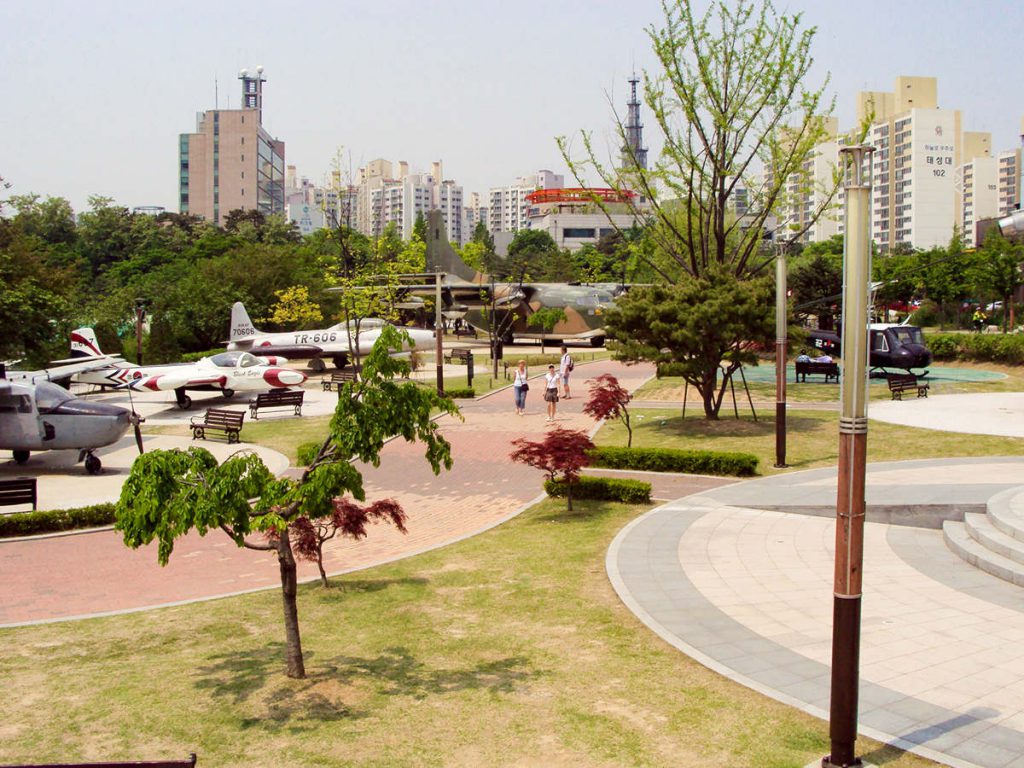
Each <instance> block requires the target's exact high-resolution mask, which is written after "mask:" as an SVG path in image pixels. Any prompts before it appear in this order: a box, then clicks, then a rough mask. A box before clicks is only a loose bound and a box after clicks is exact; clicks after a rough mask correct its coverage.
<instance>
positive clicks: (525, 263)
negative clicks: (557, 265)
mask: <svg viewBox="0 0 1024 768" xmlns="http://www.w3.org/2000/svg"><path fill="white" fill-rule="evenodd" d="M556 253H558V246H557V245H555V241H554V240H552V239H551V235H549V234H548V233H547V232H545V231H544V230H540V229H520V230H519V231H517V232H516V234H515V236H514V237H513V238H512V242H511V243H509V246H508V259H507V260H506V261H505V262H504V263H503V264H502V269H501V270H499V271H500V272H501V273H502V274H501V275H499V277H504V278H506V279H508V280H509V281H511V282H516V283H522V282H525V281H527V280H529V279H530V278H531V276H532V275H536V274H540V273H541V272H543V271H544V261H545V259H547V258H549V257H551V256H553V255H554V254H556Z"/></svg>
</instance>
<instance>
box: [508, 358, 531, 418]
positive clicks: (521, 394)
mask: <svg viewBox="0 0 1024 768" xmlns="http://www.w3.org/2000/svg"><path fill="white" fill-rule="evenodd" d="M529 378H530V374H529V373H528V372H527V370H526V361H525V360H520V361H519V363H518V365H516V378H515V381H514V382H513V383H512V394H513V395H515V398H516V414H517V415H519V416H522V415H523V414H524V413H526V393H527V392H529V391H530V383H529V381H527V379H529Z"/></svg>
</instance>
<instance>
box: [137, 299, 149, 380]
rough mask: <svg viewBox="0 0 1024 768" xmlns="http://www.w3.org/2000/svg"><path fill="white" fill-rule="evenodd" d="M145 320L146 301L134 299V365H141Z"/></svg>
mask: <svg viewBox="0 0 1024 768" xmlns="http://www.w3.org/2000/svg"><path fill="white" fill-rule="evenodd" d="M145 319H146V300H145V299H135V364H136V365H142V323H143V322H144V321H145Z"/></svg>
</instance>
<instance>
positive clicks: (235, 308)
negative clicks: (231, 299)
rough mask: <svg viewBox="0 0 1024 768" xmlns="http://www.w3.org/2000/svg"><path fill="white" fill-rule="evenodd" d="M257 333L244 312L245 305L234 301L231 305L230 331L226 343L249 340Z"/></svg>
mask: <svg viewBox="0 0 1024 768" xmlns="http://www.w3.org/2000/svg"><path fill="white" fill-rule="evenodd" d="M257 333H259V331H257V330H256V326H254V325H253V324H252V320H250V319H249V313H248V312H246V311H245V305H244V304H242V302H240V301H236V302H235V303H234V304H232V305H231V330H230V332H229V333H228V341H229V342H236V341H245V340H247V339H251V338H252V337H253V336H255V335H256V334H257Z"/></svg>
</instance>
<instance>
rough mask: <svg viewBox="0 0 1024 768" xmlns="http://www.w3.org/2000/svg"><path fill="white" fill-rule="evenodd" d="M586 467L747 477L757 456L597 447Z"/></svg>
mask: <svg viewBox="0 0 1024 768" xmlns="http://www.w3.org/2000/svg"><path fill="white" fill-rule="evenodd" d="M588 455H589V456H590V464H591V466H594V467H605V468H607V469H640V470H646V471H648V472H686V473H688V474H697V475H734V476H736V477H749V476H750V475H753V474H756V472H757V461H758V459H757V456H754V455H753V454H751V453H734V452H730V451H687V450H680V449H677V448H620V447H614V446H598V447H597V448H594V449H593V450H591V451H588Z"/></svg>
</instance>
